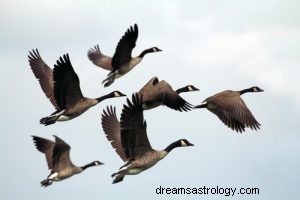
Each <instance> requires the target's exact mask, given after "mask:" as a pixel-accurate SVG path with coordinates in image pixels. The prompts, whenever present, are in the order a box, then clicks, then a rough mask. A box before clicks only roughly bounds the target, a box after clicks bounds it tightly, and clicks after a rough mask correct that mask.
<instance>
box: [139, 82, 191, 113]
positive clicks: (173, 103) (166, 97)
mask: <svg viewBox="0 0 300 200" xmlns="http://www.w3.org/2000/svg"><path fill="white" fill-rule="evenodd" d="M140 95H142V97H143V102H144V103H147V102H149V103H150V104H151V103H152V102H161V104H163V105H165V106H168V107H169V108H171V109H174V110H178V111H188V110H190V109H191V108H192V105H191V104H190V103H188V102H187V101H185V100H184V99H183V98H182V97H180V96H179V95H178V93H177V92H175V91H174V90H173V89H172V87H171V86H170V85H169V84H168V83H167V82H166V81H160V82H159V83H157V84H155V85H153V87H148V88H147V89H146V90H142V91H141V93H140Z"/></svg>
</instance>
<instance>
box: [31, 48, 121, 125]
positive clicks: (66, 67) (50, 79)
mask: <svg viewBox="0 0 300 200" xmlns="http://www.w3.org/2000/svg"><path fill="white" fill-rule="evenodd" d="M28 58H29V59H28V61H29V65H30V66H31V69H32V71H33V73H34V75H35V77H36V78H37V79H38V80H39V83H40V86H41V88H42V90H43V91H44V93H45V94H46V96H47V97H48V98H49V99H50V101H51V103H52V104H53V106H54V107H55V109H56V111H55V112H54V113H52V114H51V115H50V116H49V117H44V118H42V119H41V120H40V123H41V124H44V125H50V124H53V123H55V122H56V121H66V120H71V119H73V118H75V117H78V116H79V115H81V114H82V113H84V112H85V111H86V110H88V109H89V108H90V107H92V106H95V105H97V104H98V103H100V102H101V101H103V100H104V99H107V98H113V97H120V96H126V95H124V94H122V93H121V92H119V91H114V92H111V93H109V94H107V95H104V96H101V97H98V98H94V99H91V98H87V97H84V96H83V95H82V93H81V89H80V83H79V78H78V76H77V74H76V73H75V71H74V69H73V67H72V65H71V62H70V59H69V55H68V54H65V55H63V57H60V58H59V60H57V64H56V65H54V71H52V69H51V68H50V67H48V65H47V64H46V63H45V62H44V61H43V60H42V58H41V56H40V54H39V51H38V50H37V49H36V50H32V52H29V56H28Z"/></svg>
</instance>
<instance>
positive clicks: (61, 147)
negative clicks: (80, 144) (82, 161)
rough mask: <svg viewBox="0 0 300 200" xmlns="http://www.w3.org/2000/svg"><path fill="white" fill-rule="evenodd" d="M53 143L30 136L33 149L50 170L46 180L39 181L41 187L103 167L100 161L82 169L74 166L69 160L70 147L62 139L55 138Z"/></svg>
mask: <svg viewBox="0 0 300 200" xmlns="http://www.w3.org/2000/svg"><path fill="white" fill-rule="evenodd" d="M54 138H55V141H51V140H48V139H45V138H41V137H38V136H32V139H33V142H34V144H35V147H36V148H37V150H38V151H40V152H41V153H44V154H45V156H46V161H47V164H48V168H49V170H51V172H50V174H49V176H48V177H47V179H45V180H43V181H41V186H44V187H47V186H49V185H51V184H52V183H53V181H61V180H64V179H66V178H69V177H71V176H73V175H75V174H79V173H81V172H83V171H84V170H86V169H87V168H89V167H93V166H98V165H103V164H104V163H102V162H100V161H93V162H91V163H89V164H86V165H84V166H82V167H77V166H75V165H74V164H73V163H72V161H71V160H70V149H71V147H70V146H69V145H68V144H67V143H65V142H64V141H63V140H62V139H60V138H59V137H57V136H55V135H54Z"/></svg>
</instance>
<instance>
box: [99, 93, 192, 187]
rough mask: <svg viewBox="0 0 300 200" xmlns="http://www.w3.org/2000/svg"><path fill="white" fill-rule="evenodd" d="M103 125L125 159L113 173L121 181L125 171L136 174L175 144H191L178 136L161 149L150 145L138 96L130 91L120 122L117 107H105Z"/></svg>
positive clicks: (113, 144) (148, 166)
mask: <svg viewBox="0 0 300 200" xmlns="http://www.w3.org/2000/svg"><path fill="white" fill-rule="evenodd" d="M101 123H102V128H103V130H104V133H105V135H106V137H107V139H108V141H109V142H111V145H112V147H113V148H114V149H115V151H116V152H117V154H118V155H119V156H120V157H121V159H122V160H123V161H124V162H126V163H125V164H124V165H123V166H122V167H121V168H120V169H119V171H118V172H116V173H114V174H112V177H113V178H114V180H113V183H118V182H121V181H122V180H123V179H124V176H126V175H136V174H139V173H141V172H142V171H144V170H147V169H148V168H150V167H152V166H153V165H155V164H156V163H157V162H158V161H160V160H161V159H163V158H164V157H165V156H166V155H167V154H168V153H169V152H170V151H172V150H173V149H174V148H176V147H185V146H193V144H191V143H190V142H189V141H187V140H186V139H180V140H178V141H176V142H173V143H172V144H170V145H169V146H167V147H166V148H165V149H164V150H161V151H158V150H154V149H152V147H151V145H150V142H149V140H148V137H147V132H146V121H145V120H144V116H143V108H142V101H141V98H139V96H138V95H137V94H135V95H132V102H130V101H129V99H127V105H124V106H123V110H122V114H121V122H119V121H118V119H117V116H116V109H115V108H114V107H112V106H110V107H107V110H104V112H103V114H102V122H101Z"/></svg>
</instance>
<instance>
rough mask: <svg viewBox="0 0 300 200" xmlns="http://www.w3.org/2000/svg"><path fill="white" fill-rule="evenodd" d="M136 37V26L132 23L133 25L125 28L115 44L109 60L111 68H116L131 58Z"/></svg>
mask: <svg viewBox="0 0 300 200" xmlns="http://www.w3.org/2000/svg"><path fill="white" fill-rule="evenodd" d="M137 38H138V26H137V25H136V24H134V26H133V27H132V26H130V28H129V29H127V31H126V33H125V34H124V35H123V36H122V38H121V39H120V41H119V43H118V45H117V48H116V51H115V54H114V55H113V57H112V62H111V64H112V68H113V70H117V69H118V68H119V67H121V66H122V65H124V64H126V63H128V62H129V61H130V60H131V53H132V49H133V48H134V47H135V43H136V40H137Z"/></svg>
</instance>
